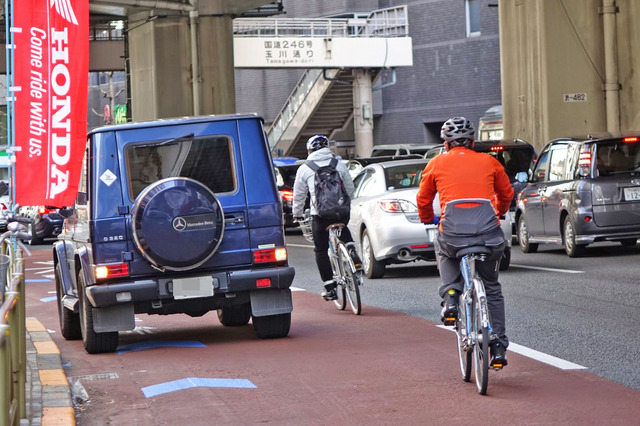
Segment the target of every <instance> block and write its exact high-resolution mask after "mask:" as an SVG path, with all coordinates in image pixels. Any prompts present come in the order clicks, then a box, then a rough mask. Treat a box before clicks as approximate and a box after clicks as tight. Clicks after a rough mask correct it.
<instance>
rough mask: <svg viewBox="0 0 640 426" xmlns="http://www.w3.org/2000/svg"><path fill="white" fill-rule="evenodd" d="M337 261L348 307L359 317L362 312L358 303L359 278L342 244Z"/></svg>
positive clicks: (359, 302)
mask: <svg viewBox="0 0 640 426" xmlns="http://www.w3.org/2000/svg"><path fill="white" fill-rule="evenodd" d="M338 259H339V263H340V271H341V272H342V279H343V283H344V287H343V288H344V290H346V293H347V299H348V300H349V305H351V311H353V313H354V314H356V315H360V313H361V312H362V304H361V301H360V277H359V276H358V273H357V272H356V267H355V266H354V265H353V260H351V256H350V255H349V250H347V247H346V246H345V245H344V244H340V246H339V248H338Z"/></svg>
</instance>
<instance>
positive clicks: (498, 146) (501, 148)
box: [490, 145, 504, 152]
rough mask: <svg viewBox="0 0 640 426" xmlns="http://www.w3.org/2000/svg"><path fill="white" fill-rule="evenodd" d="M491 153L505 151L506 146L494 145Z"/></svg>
mask: <svg viewBox="0 0 640 426" xmlns="http://www.w3.org/2000/svg"><path fill="white" fill-rule="evenodd" d="M490 150H491V151H494V152H495V151H504V146H500V145H494V146H492V147H491V148H490Z"/></svg>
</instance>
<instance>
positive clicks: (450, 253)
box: [436, 231, 509, 348]
mask: <svg viewBox="0 0 640 426" xmlns="http://www.w3.org/2000/svg"><path fill="white" fill-rule="evenodd" d="M500 232H502V231H500ZM441 238H442V235H439V236H438V239H437V241H436V258H437V261H438V270H439V272H440V278H442V283H443V284H442V286H441V287H440V290H439V293H440V297H444V295H445V293H446V292H447V290H449V289H450V288H453V289H455V290H458V291H459V292H462V289H463V287H464V280H463V279H462V274H461V273H460V259H458V258H457V257H456V251H457V249H455V248H453V247H449V246H448V245H447V244H446V243H444V241H443V240H442V239H441ZM503 251H504V244H502V245H500V246H498V247H495V248H492V252H491V254H489V255H488V256H487V260H486V261H484V262H476V270H477V271H478V274H479V275H480V277H481V278H482V281H483V282H484V287H485V291H486V292H487V302H488V305H489V314H490V315H491V326H492V327H493V332H494V333H495V334H496V335H497V336H498V339H499V340H500V342H502V344H503V345H504V346H505V348H506V347H507V346H509V339H508V338H507V336H506V334H505V331H506V329H505V313H504V297H503V296H502V286H501V285H500V283H499V282H498V271H499V269H498V268H499V261H500V257H501V256H502V252H503Z"/></svg>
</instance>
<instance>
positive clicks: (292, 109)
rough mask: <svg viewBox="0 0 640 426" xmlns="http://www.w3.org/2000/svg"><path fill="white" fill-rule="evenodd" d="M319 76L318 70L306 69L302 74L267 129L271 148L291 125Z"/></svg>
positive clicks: (320, 74) (320, 71)
mask: <svg viewBox="0 0 640 426" xmlns="http://www.w3.org/2000/svg"><path fill="white" fill-rule="evenodd" d="M321 76H322V70H320V69H308V70H307V71H305V73H304V74H302V77H301V78H300V80H299V81H298V84H297V85H296V87H295V88H294V89H293V92H292V93H291V95H290V96H289V99H287V102H286V103H285V105H284V107H283V108H282V110H280V113H278V115H277V116H276V118H275V120H274V121H273V125H272V126H271V128H269V132H268V139H269V146H270V147H271V148H273V147H274V146H275V145H276V143H277V142H278V141H279V140H280V137H282V134H283V133H284V131H285V130H286V128H287V126H288V125H289V123H291V120H293V116H294V115H295V113H296V111H298V109H300V107H301V106H302V104H303V103H304V102H305V101H306V99H307V94H308V93H309V91H310V90H311V88H312V87H313V86H314V85H315V84H316V81H317V80H318V79H319V78H320V77H321Z"/></svg>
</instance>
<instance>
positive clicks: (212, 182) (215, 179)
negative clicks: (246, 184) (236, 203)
mask: <svg viewBox="0 0 640 426" xmlns="http://www.w3.org/2000/svg"><path fill="white" fill-rule="evenodd" d="M232 152H233V145H232V143H231V140H230V139H229V138H228V137H227V136H213V137H212V136H207V137H204V138H195V139H185V140H180V141H176V142H173V143H170V144H166V145H162V143H161V142H160V143H155V144H154V143H148V142H147V143H140V144H132V145H130V146H128V147H127V149H126V151H125V156H126V160H127V170H128V173H127V175H128V177H129V182H128V185H129V192H130V194H131V198H136V197H137V196H138V194H140V192H142V190H143V189H144V188H146V187H147V186H148V185H149V184H150V183H152V182H155V181H157V180H159V179H164V178H168V177H178V176H179V177H187V178H191V179H195V180H197V181H199V182H202V183H203V184H204V185H206V186H207V187H209V189H211V190H212V191H213V192H214V193H216V194H218V193H225V192H233V191H235V189H236V182H235V178H234V172H233V170H234V168H233V161H232V160H233V154H232Z"/></svg>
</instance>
